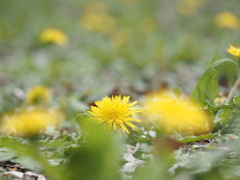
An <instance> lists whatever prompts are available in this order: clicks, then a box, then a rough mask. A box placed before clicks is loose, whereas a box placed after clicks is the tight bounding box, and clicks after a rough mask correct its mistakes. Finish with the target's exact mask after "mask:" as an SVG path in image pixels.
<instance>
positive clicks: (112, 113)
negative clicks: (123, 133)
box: [108, 109, 118, 120]
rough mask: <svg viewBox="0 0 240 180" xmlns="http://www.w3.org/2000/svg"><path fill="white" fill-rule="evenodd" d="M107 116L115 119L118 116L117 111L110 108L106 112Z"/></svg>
mask: <svg viewBox="0 0 240 180" xmlns="http://www.w3.org/2000/svg"><path fill="white" fill-rule="evenodd" d="M108 116H109V119H112V120H115V119H116V118H117V116H118V112H117V111H116V109H111V110H110V111H109V112H108Z"/></svg>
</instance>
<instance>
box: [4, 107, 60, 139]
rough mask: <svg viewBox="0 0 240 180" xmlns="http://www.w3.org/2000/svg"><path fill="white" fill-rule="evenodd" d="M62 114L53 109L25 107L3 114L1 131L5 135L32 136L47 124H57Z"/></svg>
mask: <svg viewBox="0 0 240 180" xmlns="http://www.w3.org/2000/svg"><path fill="white" fill-rule="evenodd" d="M61 118H62V116H61V114H60V112H59V111H57V110H54V109H27V110H22V111H20V112H18V113H16V114H12V115H5V116H4V118H3V119H2V124H1V131H2V132H3V133H4V134H7V135H15V136H33V135H37V134H39V133H42V132H44V131H45V130H46V128H47V126H54V125H57V124H58V123H59V122H60V120H61Z"/></svg>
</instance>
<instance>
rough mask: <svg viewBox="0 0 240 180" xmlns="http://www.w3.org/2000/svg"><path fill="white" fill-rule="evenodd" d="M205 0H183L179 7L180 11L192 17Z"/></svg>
mask: <svg viewBox="0 0 240 180" xmlns="http://www.w3.org/2000/svg"><path fill="white" fill-rule="evenodd" d="M203 1H204V0H181V1H180V4H179V6H178V11H179V12H180V13H181V14H182V15H184V16H189V15H191V14H192V13H193V12H194V11H195V10H196V9H197V8H198V7H199V6H200V5H201V4H202V3H203Z"/></svg>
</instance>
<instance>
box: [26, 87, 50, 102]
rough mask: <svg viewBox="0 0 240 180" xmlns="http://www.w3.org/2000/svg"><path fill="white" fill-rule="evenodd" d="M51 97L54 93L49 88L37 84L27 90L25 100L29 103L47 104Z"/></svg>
mask: <svg viewBox="0 0 240 180" xmlns="http://www.w3.org/2000/svg"><path fill="white" fill-rule="evenodd" d="M51 99H52V95H51V91H50V89H49V88H47V87H45V86H35V87H33V88H32V89H30V90H29V91H28V92H27V95H26V98H25V102H26V103H27V104H29V105H38V104H47V103H49V102H50V101H51Z"/></svg>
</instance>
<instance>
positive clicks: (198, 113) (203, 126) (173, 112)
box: [143, 93, 212, 135]
mask: <svg viewBox="0 0 240 180" xmlns="http://www.w3.org/2000/svg"><path fill="white" fill-rule="evenodd" d="M144 103H145V110H144V112H143V115H144V117H145V118H146V119H147V120H149V121H152V122H154V123H155V124H156V126H157V127H158V128H159V129H160V130H161V131H163V132H164V133H165V134H170V135H171V134H174V133H175V132H177V133H179V134H181V135H203V134H207V133H209V132H211V130H212V121H211V118H210V116H209V115H208V114H207V113H206V112H205V111H204V110H202V109H201V106H200V105H198V104H196V103H191V102H189V101H188V100H186V99H184V98H180V97H176V96H172V95H169V94H166V93H163V94H159V96H157V97H155V98H154V99H152V100H149V99H147V100H146V101H145V102H144Z"/></svg>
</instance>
